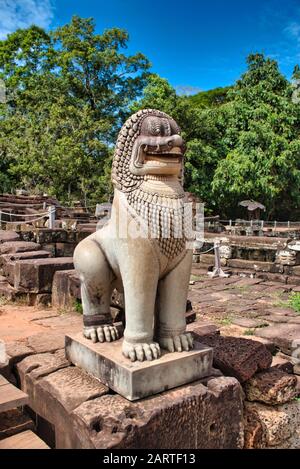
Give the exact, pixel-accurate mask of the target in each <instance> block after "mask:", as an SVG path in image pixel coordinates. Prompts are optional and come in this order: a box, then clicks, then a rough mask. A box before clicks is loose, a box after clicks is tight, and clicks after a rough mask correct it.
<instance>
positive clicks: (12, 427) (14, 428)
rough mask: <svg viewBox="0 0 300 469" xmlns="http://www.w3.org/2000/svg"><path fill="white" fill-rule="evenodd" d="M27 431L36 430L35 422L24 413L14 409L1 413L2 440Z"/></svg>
mask: <svg viewBox="0 0 300 469" xmlns="http://www.w3.org/2000/svg"><path fill="white" fill-rule="evenodd" d="M25 430H34V422H33V420H31V418H30V417H29V416H28V415H27V414H26V413H25V412H24V411H22V410H20V409H12V410H8V411H6V412H2V413H1V415H0V440H3V439H4V438H8V437H9V436H12V435H16V434H17V433H20V432H24V431H25Z"/></svg>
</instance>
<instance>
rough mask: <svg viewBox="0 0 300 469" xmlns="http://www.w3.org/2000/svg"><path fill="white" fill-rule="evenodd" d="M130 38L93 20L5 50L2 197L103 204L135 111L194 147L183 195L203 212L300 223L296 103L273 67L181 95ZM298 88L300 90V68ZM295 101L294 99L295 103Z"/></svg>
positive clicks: (258, 58) (1, 57)
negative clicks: (100, 28)
mask: <svg viewBox="0 0 300 469" xmlns="http://www.w3.org/2000/svg"><path fill="white" fill-rule="evenodd" d="M128 40H129V38H128V34H127V32H126V31H124V30H122V29H118V28H113V29H109V30H106V31H104V32H103V33H102V34H97V33H96V29H95V24H94V21H93V19H92V18H88V19H83V18H80V17H76V16H75V17H73V18H72V21H71V22H70V23H69V24H66V25H64V26H62V27H59V28H57V29H56V30H55V31H52V32H46V31H44V30H43V29H41V28H38V27H37V26H32V27H30V28H28V29H25V30H17V31H16V32H14V33H13V34H11V35H9V36H8V38H7V39H6V40H4V41H0V79H2V80H4V83H5V85H6V89H7V102H6V103H2V104H1V103H0V192H3V191H9V190H13V189H15V188H17V187H24V188H26V189H29V190H30V191H31V192H34V191H35V192H40V191H46V192H48V193H49V194H52V195H55V196H57V197H58V198H59V199H61V200H62V201H63V202H70V203H71V202H72V200H74V199H81V200H82V201H84V202H86V203H94V202H98V201H101V200H107V199H108V198H109V197H110V195H111V193H112V188H111V185H110V166H111V158H112V153H113V144H114V142H115V139H116V135H117V132H118V130H119V129H120V126H121V125H122V123H123V122H124V120H125V119H126V117H128V115H129V114H131V113H132V112H135V111H137V110H138V109H141V108H156V109H160V110H162V111H165V112H166V113H168V114H170V115H171V116H172V117H173V118H174V119H175V120H176V121H177V122H178V123H179V125H180V127H181V129H182V133H183V137H184V138H185V140H186V142H187V149H186V158H185V188H186V189H187V190H188V191H191V192H194V193H195V194H196V195H197V196H199V197H200V198H201V199H202V200H203V201H204V202H205V204H206V208H207V211H208V213H210V212H211V213H219V214H221V215H222V216H228V217H234V216H236V215H238V214H239V215H240V214H241V213H239V208H238V202H239V201H241V200H243V199H250V198H252V199H256V200H258V201H259V202H261V203H263V204H264V205H266V207H267V213H268V216H269V217H277V218H279V219H280V218H281V219H288V218H290V219H292V218H296V217H299V215H300V191H299V184H300V110H299V109H300V106H299V101H300V93H299V92H298V91H297V90H296V89H295V85H294V84H293V83H292V82H291V81H289V80H288V79H287V78H285V77H284V76H283V75H282V74H281V73H280V71H279V69H278V64H277V63H276V61H274V60H271V59H269V58H266V57H265V56H264V55H262V54H251V55H249V57H248V59H247V70H246V72H245V73H244V74H243V75H242V76H241V78H240V79H239V80H238V81H237V82H236V83H235V84H234V85H232V86H230V87H225V88H216V89H213V90H209V91H203V92H200V93H198V94H196V95H194V96H179V95H178V94H176V91H175V90H174V88H173V87H172V86H171V85H170V84H169V83H168V81H167V80H166V79H164V78H162V77H160V76H158V75H156V74H150V73H149V71H148V70H149V67H150V64H149V62H148V60H147V58H146V57H145V56H144V55H142V54H141V53H137V54H135V55H128V54H126V53H125V52H126V47H127V44H128ZM293 79H294V80H296V81H297V80H298V81H297V83H298V86H299V80H300V68H299V66H295V69H294V74H293ZM295 97H296V99H295Z"/></svg>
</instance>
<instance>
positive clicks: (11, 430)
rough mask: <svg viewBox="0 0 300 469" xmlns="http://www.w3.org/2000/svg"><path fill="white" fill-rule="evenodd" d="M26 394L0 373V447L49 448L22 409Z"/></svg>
mask: <svg viewBox="0 0 300 469" xmlns="http://www.w3.org/2000/svg"><path fill="white" fill-rule="evenodd" d="M28 400H29V399H28V395H27V394H26V393H24V392H23V391H21V390H20V389H18V388H16V387H15V386H14V385H13V384H11V383H10V382H9V381H7V380H6V379H5V378H4V377H3V376H2V375H0V449H49V446H47V445H46V443H45V442H44V441H43V440H41V439H40V438H39V437H38V436H37V435H36V434H35V433H34V432H33V430H34V423H33V421H32V420H31V419H30V417H29V416H28V415H27V414H26V413H25V412H24V411H23V406H25V405H26V404H28Z"/></svg>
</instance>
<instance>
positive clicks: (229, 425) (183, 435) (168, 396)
mask: <svg viewBox="0 0 300 469" xmlns="http://www.w3.org/2000/svg"><path fill="white" fill-rule="evenodd" d="M72 421H73V426H72V428H73V435H74V436H73V437H72V440H71V441H69V442H62V447H72V448H98V449H137V448H145V449H165V448H168V449H176V450H179V449H199V448H201V449H212V448H213V449H222V448H227V449H228V448H231V449H232V448H242V447H243V439H244V435H243V399H242V390H241V387H240V385H239V383H238V382H237V381H236V380H235V379H234V378H224V377H219V378H213V379H211V380H208V382H207V385H206V386H205V385H203V384H202V383H199V382H195V383H193V384H189V385H185V386H182V387H180V388H176V389H172V390H169V391H166V392H164V393H162V394H159V395H156V396H153V397H150V398H146V399H143V400H141V401H137V402H128V401H127V400H126V399H124V398H123V397H121V396H119V395H106V396H102V397H100V398H98V399H93V400H90V401H86V402H85V403H83V404H81V405H80V406H78V407H77V408H76V409H75V410H74V411H73V412H72ZM75 432H76V434H75ZM67 445H68V446H67Z"/></svg>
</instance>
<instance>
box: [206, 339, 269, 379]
mask: <svg viewBox="0 0 300 469" xmlns="http://www.w3.org/2000/svg"><path fill="white" fill-rule="evenodd" d="M201 342H202V343H203V344H205V345H208V346H209V347H213V353H214V359H213V363H214V367H215V368H219V369H220V370H221V371H222V372H223V373H224V375H227V376H234V377H235V378H237V379H238V380H239V381H240V382H244V381H247V380H248V379H250V378H251V377H252V376H253V375H254V374H255V373H256V372H257V371H261V370H265V369H267V368H269V367H270V365H271V363H272V355H271V353H270V352H269V351H268V350H267V348H266V347H265V346H264V345H263V344H261V343H259V342H256V341H254V340H250V339H243V338H240V337H230V336H228V337H223V336H219V335H216V334H214V335H209V336H204V337H202V338H201Z"/></svg>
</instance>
